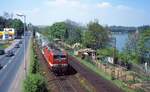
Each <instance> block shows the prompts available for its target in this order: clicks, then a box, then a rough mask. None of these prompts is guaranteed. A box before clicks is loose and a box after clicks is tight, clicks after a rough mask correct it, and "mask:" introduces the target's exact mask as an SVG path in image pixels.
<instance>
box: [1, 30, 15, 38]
mask: <svg viewBox="0 0 150 92" xmlns="http://www.w3.org/2000/svg"><path fill="white" fill-rule="evenodd" d="M14 38H15V29H14V28H4V30H0V40H13V39H14Z"/></svg>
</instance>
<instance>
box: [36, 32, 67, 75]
mask: <svg viewBox="0 0 150 92" xmlns="http://www.w3.org/2000/svg"><path fill="white" fill-rule="evenodd" d="M35 39H36V42H37V43H38V46H39V48H40V50H41V52H42V54H43V56H44V58H45V60H46V61H47V63H48V67H49V68H50V70H51V71H53V72H55V73H65V72H67V70H68V66H69V65H68V54H67V52H66V51H65V50H63V49H60V48H59V47H58V46H56V44H55V43H54V42H49V41H48V40H47V39H46V38H45V37H44V36H43V35H42V34H40V33H38V32H36V33H35Z"/></svg>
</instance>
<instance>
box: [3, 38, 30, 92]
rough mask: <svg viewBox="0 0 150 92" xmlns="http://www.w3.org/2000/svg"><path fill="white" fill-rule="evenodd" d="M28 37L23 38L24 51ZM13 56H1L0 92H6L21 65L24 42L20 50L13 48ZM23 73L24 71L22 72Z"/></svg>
mask: <svg viewBox="0 0 150 92" xmlns="http://www.w3.org/2000/svg"><path fill="white" fill-rule="evenodd" d="M29 38H30V36H25V38H24V39H25V47H26V48H25V49H27V46H28V42H29ZM13 50H14V51H15V55H14V56H12V57H5V56H2V57H1V58H0V63H1V65H2V66H3V68H2V69H1V70H0V92H8V89H9V87H10V86H11V84H12V82H13V80H14V78H15V75H16V73H17V71H18V69H19V68H20V65H21V64H23V59H24V42H23V43H22V44H21V45H20V48H13ZM25 51H26V50H25ZM22 72H24V71H22Z"/></svg>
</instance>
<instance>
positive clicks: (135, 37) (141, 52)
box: [124, 29, 150, 63]
mask: <svg viewBox="0 0 150 92" xmlns="http://www.w3.org/2000/svg"><path fill="white" fill-rule="evenodd" d="M124 54H125V58H126V60H128V61H131V62H134V63H144V62H149V61H148V60H149V59H150V29H146V30H143V31H140V32H138V33H135V34H132V35H129V39H128V41H127V43H126V46H125V50H124ZM149 63H150V62H149Z"/></svg>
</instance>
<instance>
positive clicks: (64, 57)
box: [54, 55, 66, 59]
mask: <svg viewBox="0 0 150 92" xmlns="http://www.w3.org/2000/svg"><path fill="white" fill-rule="evenodd" d="M54 59H66V56H65V55H54Z"/></svg>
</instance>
